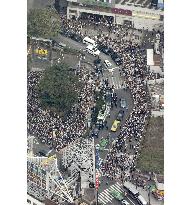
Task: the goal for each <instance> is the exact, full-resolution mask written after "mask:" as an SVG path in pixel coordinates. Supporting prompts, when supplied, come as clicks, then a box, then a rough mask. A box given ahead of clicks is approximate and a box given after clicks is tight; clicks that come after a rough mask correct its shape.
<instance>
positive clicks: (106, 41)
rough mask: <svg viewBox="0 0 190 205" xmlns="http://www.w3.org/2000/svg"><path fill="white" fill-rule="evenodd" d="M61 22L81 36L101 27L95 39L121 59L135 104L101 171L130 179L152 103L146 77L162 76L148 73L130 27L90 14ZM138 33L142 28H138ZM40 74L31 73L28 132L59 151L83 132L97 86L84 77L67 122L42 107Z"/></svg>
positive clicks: (65, 28)
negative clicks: (77, 103)
mask: <svg viewBox="0 0 190 205" xmlns="http://www.w3.org/2000/svg"><path fill="white" fill-rule="evenodd" d="M62 21H63V25H64V30H66V31H67V32H73V33H75V34H78V35H80V36H81V37H82V38H83V37H84V36H85V33H84V32H83V30H84V28H88V27H89V26H91V27H94V29H96V28H98V29H100V32H99V34H98V35H97V36H96V37H94V40H96V41H97V42H98V44H103V45H106V46H108V47H110V48H112V49H113V50H114V52H116V53H117V54H119V55H120V56H121V58H122V61H123V64H122V65H121V75H123V76H124V77H125V81H126V82H125V84H126V86H127V88H129V89H130V91H131V93H132V97H133V102H134V107H133V110H132V112H131V113H130V117H129V118H128V120H127V121H126V123H125V125H124V126H123V127H122V129H121V131H120V134H119V136H118V137H117V139H116V140H115V141H114V143H113V144H112V148H111V150H110V151H109V152H108V155H107V157H106V160H105V162H104V163H103V166H102V171H103V173H104V174H105V175H107V177H108V178H110V179H114V178H120V179H121V180H125V179H126V178H129V173H131V172H132V171H134V169H135V160H136V158H137V156H138V155H139V146H140V141H141V139H142V136H143V131H144V128H145V124H146V119H147V117H149V115H150V108H151V105H150V102H149V98H148V93H147V88H146V80H147V79H152V78H153V79H155V78H159V76H158V75H157V74H154V73H150V72H148V69H147V65H146V53H145V47H144V46H143V45H141V44H139V43H137V42H136V41H135V40H134V41H133V40H132V41H128V40H127V36H128V29H129V27H128V26H126V27H124V26H118V25H113V24H112V22H111V21H109V20H104V21H102V20H101V21H99V23H97V20H96V19H94V18H93V17H89V19H86V20H83V19H77V20H75V19H72V20H68V19H66V17H65V16H62ZM103 28H104V29H107V31H108V33H107V34H105V33H103V32H101V29H103ZM139 32H142V31H141V30H139ZM111 33H114V34H116V35H115V36H114V37H113V36H111V35H110V34H111ZM81 73H82V71H81ZM81 75H82V74H81ZM41 76H42V73H35V72H30V73H29V75H28V84H29V85H28V123H29V125H30V126H29V131H30V133H33V134H36V135H37V136H38V137H39V139H41V141H42V142H43V141H45V142H46V143H47V144H49V145H51V146H52V147H54V148H55V149H56V150H60V149H62V148H63V147H64V146H66V145H67V144H68V143H70V142H72V141H74V140H75V139H76V138H78V137H80V136H82V134H83V133H84V130H85V117H86V114H87V112H88V110H89V109H90V106H92V101H93V97H92V96H93V91H94V89H95V85H94V84H93V83H92V79H91V77H90V76H89V75H85V77H84V76H83V78H84V79H83V80H85V82H86V84H85V88H84V89H83V91H82V93H81V94H80V98H79V106H78V108H77V109H74V108H73V110H71V113H70V115H69V117H68V119H67V121H63V120H62V119H61V118H60V117H59V116H58V115H57V114H54V113H51V112H49V111H44V110H42V108H41V107H40V104H39V102H38V99H37V95H38V94H37V93H36V90H35V85H36V84H37V83H38V81H39V79H40V77H41ZM90 79H91V80H90ZM89 80H90V81H89ZM54 130H56V133H57V134H56V137H54V136H53V134H52V133H53V131H54ZM132 142H133V143H132ZM134 142H135V144H134ZM131 150H132V151H131Z"/></svg>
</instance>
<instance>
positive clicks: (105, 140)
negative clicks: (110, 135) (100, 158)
mask: <svg viewBox="0 0 190 205" xmlns="http://www.w3.org/2000/svg"><path fill="white" fill-rule="evenodd" d="M99 145H100V148H99V149H100V151H103V150H104V149H105V148H106V146H107V145H108V139H101V140H100V143H99Z"/></svg>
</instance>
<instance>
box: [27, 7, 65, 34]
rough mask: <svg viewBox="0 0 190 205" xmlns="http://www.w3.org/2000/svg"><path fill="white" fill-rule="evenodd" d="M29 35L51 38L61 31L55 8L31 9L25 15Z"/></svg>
mask: <svg viewBox="0 0 190 205" xmlns="http://www.w3.org/2000/svg"><path fill="white" fill-rule="evenodd" d="M27 17H28V19H27V30H28V31H27V32H28V35H29V36H34V37H41V38H52V37H56V36H57V35H58V33H59V32H60V31H61V19H60V17H59V15H58V13H57V11H56V10H55V9H52V8H43V9H32V10H30V11H29V13H28V15H27Z"/></svg>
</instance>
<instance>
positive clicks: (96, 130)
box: [92, 127, 100, 138]
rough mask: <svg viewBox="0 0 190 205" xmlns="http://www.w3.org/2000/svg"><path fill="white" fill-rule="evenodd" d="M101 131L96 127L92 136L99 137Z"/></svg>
mask: <svg viewBox="0 0 190 205" xmlns="http://www.w3.org/2000/svg"><path fill="white" fill-rule="evenodd" d="M99 132H100V130H99V129H98V128H97V127H95V128H94V129H93V131H92V137H97V138H98V135H99Z"/></svg>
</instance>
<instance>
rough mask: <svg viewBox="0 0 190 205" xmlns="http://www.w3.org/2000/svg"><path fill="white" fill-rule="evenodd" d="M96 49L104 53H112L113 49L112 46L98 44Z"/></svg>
mask: <svg viewBox="0 0 190 205" xmlns="http://www.w3.org/2000/svg"><path fill="white" fill-rule="evenodd" d="M98 49H99V50H100V51H102V52H103V53H105V54H106V55H111V54H112V53H113V49H112V48H109V47H108V46H106V45H99V46H98Z"/></svg>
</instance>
